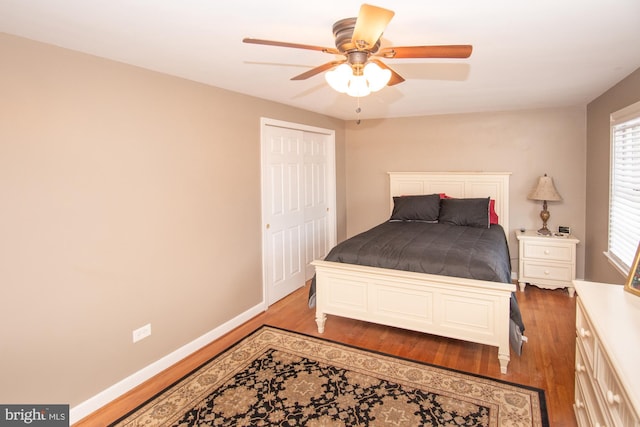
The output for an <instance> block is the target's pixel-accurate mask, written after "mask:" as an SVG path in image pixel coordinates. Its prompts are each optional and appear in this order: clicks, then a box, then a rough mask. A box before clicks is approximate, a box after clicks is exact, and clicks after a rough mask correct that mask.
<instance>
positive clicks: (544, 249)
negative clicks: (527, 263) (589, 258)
mask: <svg viewBox="0 0 640 427" xmlns="http://www.w3.org/2000/svg"><path fill="white" fill-rule="evenodd" d="M574 247H575V245H574V244H557V243H553V242H537V241H531V242H524V248H523V252H524V254H523V256H524V258H527V259H542V260H546V261H548V260H551V261H564V262H572V261H573V257H574V249H573V248H574Z"/></svg>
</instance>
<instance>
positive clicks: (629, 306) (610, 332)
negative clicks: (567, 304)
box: [573, 280, 640, 427]
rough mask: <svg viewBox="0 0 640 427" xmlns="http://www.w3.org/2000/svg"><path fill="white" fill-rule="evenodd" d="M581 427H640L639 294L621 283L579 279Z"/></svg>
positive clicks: (578, 404) (578, 405)
mask: <svg viewBox="0 0 640 427" xmlns="http://www.w3.org/2000/svg"><path fill="white" fill-rule="evenodd" d="M574 285H575V289H576V291H577V293H578V300H577V307H576V365H575V369H576V384H575V400H574V405H573V407H574V410H575V413H576V419H577V420H578V425H579V426H580V427H604V426H606V427H613V426H620V427H639V426H640V297H638V296H635V295H632V294H630V293H629V292H625V291H624V288H623V286H621V285H611V284H605V283H595V282H585V281H581V280H576V281H575V282H574Z"/></svg>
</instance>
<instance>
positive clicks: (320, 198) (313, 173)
mask: <svg viewBox="0 0 640 427" xmlns="http://www.w3.org/2000/svg"><path fill="white" fill-rule="evenodd" d="M328 152H329V143H328V141H327V136H326V135H322V134H317V133H311V132H305V133H304V190H305V191H304V229H305V241H306V251H305V253H306V256H305V279H306V280H309V279H311V277H313V274H314V273H315V269H314V267H313V266H312V265H311V261H313V260H316V259H323V258H324V257H325V256H326V255H327V253H328V252H329V250H330V249H331V247H330V246H329V243H330V241H331V238H330V235H329V215H328V213H329V204H328V200H327V199H328V191H327V182H328V177H327V171H328V169H329V168H328Z"/></svg>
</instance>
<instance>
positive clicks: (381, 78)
mask: <svg viewBox="0 0 640 427" xmlns="http://www.w3.org/2000/svg"><path fill="white" fill-rule="evenodd" d="M358 70H359V72H358V73H356V71H354V69H353V67H352V66H351V65H349V64H347V63H344V64H340V65H339V66H338V67H336V68H334V69H333V70H330V71H327V72H326V73H325V75H324V78H325V80H326V81H327V83H329V86H331V88H333V89H334V90H336V91H337V92H340V93H346V94H347V95H349V96H353V97H358V98H360V97H363V96H367V95H369V94H370V93H371V92H377V91H379V90H380V89H382V88H383V87H385V86H386V85H387V83H389V80H390V79H391V71H390V70H387V69H383V68H381V67H380V66H379V65H378V64H375V63H373V62H368V63H367V64H366V65H365V66H364V69H363V68H358Z"/></svg>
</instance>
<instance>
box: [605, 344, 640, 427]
mask: <svg viewBox="0 0 640 427" xmlns="http://www.w3.org/2000/svg"><path fill="white" fill-rule="evenodd" d="M594 371H595V379H596V381H595V383H596V384H597V387H599V388H600V392H601V396H603V397H604V400H605V401H604V402H603V406H604V407H605V408H606V409H605V411H606V412H608V413H609V416H610V417H611V418H612V420H613V425H616V426H625V427H636V426H638V419H637V418H636V417H635V413H634V411H633V409H632V406H631V403H630V402H629V398H628V397H627V395H626V394H625V392H624V389H623V388H622V386H621V385H620V382H619V381H618V379H617V377H616V374H615V371H614V370H613V367H612V366H611V363H610V362H609V359H608V358H607V356H606V355H605V354H604V352H603V351H602V349H601V348H600V347H599V344H598V343H596V352H595V366H594Z"/></svg>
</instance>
